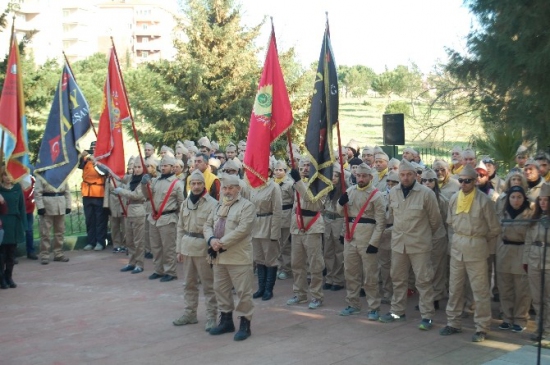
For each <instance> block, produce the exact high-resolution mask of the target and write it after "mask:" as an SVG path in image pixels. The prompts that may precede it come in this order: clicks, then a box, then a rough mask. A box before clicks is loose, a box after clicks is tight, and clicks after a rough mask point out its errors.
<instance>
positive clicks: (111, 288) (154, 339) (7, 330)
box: [0, 251, 550, 365]
mask: <svg viewBox="0 0 550 365" xmlns="http://www.w3.org/2000/svg"><path fill="white" fill-rule="evenodd" d="M67 256H68V257H70V259H71V261H70V262H68V263H59V262H51V263H50V264H49V265H47V266H43V265H40V263H38V262H37V261H30V260H27V259H26V258H20V263H19V265H17V266H16V267H15V274H14V279H15V281H16V282H17V284H18V287H17V288H16V289H8V290H0V364H2V365H11V364H16V365H18V364H24V365H27V364H28V365H30V364H56V365H61V364H71V365H72V364H132V365H133V364H163V365H165V364H176V363H178V364H186V365H187V364H214V363H224V364H239V365H244V364H277V365H282V364H384V365H386V364H482V363H485V362H489V361H492V360H493V362H491V364H500V365H502V364H507V365H508V364H512V363H528V364H535V354H536V349H535V348H534V347H532V346H530V342H529V341H528V336H529V335H528V334H529V332H531V331H532V330H533V327H534V324H533V322H532V321H531V322H530V324H529V328H528V331H526V332H524V333H521V334H515V333H512V332H509V331H499V330H498V329H497V326H498V324H499V323H500V321H498V320H494V321H493V328H494V330H493V331H492V332H491V333H490V339H489V340H487V341H485V342H483V343H481V344H474V343H472V342H470V338H471V335H472V334H473V332H474V328H473V323H472V320H471V318H470V319H466V320H465V321H464V328H463V330H464V331H463V333H462V334H457V335H453V336H451V337H442V336H440V335H439V334H438V329H439V328H441V327H442V326H444V325H445V316H444V311H442V310H439V311H437V315H436V317H435V321H434V322H435V328H434V329H433V330H432V331H429V332H422V331H419V330H418V329H417V325H418V321H419V319H420V318H419V314H418V312H415V311H414V305H415V304H416V301H417V298H416V297H413V298H412V300H409V306H408V312H407V316H408V317H409V318H408V320H407V321H406V322H400V323H394V324H382V323H378V322H369V321H367V319H366V312H364V313H362V314H361V315H359V316H353V317H340V316H338V312H339V311H340V310H341V309H342V308H343V307H344V306H345V302H344V296H345V292H344V291H339V292H327V293H326V294H325V297H326V300H325V306H324V307H321V308H320V309H318V310H309V309H307V306H306V305H302V306H297V307H288V306H286V304H285V303H286V300H287V299H288V298H289V297H290V296H291V295H292V282H291V280H284V281H280V280H279V281H277V285H276V286H275V297H274V298H273V299H272V300H270V301H267V302H263V301H261V300H259V301H256V313H255V315H254V318H253V320H252V337H250V338H249V339H248V340H246V341H244V342H240V343H237V342H234V341H233V335H232V334H227V335H222V336H211V335H209V334H208V333H206V332H205V331H204V321H205V317H204V307H203V306H202V303H201V307H199V324H196V325H189V326H184V327H175V326H173V325H172V320H173V319H175V318H177V317H179V316H180V315H181V312H182V306H183V303H182V302H183V295H182V284H183V281H182V280H181V274H180V280H177V281H173V282H168V283H161V282H159V281H158V280H156V281H150V280H148V279H147V276H148V275H149V274H151V273H152V270H151V268H152V262H151V261H150V260H147V261H146V270H145V272H144V273H142V274H137V275H132V274H130V273H121V272H119V269H120V268H121V267H122V266H123V265H124V264H125V263H126V256H124V255H122V254H112V253H111V252H110V251H104V252H83V251H72V252H69V253H68V254H67ZM179 270H180V273H181V267H179ZM388 310H389V306H387V305H383V307H382V312H384V313H385V312H387V311H388ZM493 310H494V312H495V314H496V313H497V311H498V306H497V304H496V303H493ZM524 345H527V346H525V347H523V348H522V346H524ZM515 350H519V351H518V352H512V351H515ZM546 351H548V350H545V352H543V354H544V355H545V358H544V360H545V361H546V363H550V355H549V354H548V352H546ZM518 354H519V355H518ZM499 357H500V359H498V358H499ZM518 359H519V360H518Z"/></svg>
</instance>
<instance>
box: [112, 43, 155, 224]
mask: <svg viewBox="0 0 550 365" xmlns="http://www.w3.org/2000/svg"><path fill="white" fill-rule="evenodd" d="M111 45H112V47H113V52H114V54H115V57H116V67H117V69H118V74H119V75H120V79H121V80H122V89H123V90H124V95H125V96H126V101H128V103H129V100H128V92H127V91H126V85H125V84H124V77H122V70H121V69H120V63H119V62H118V54H117V52H116V47H115V42H114V40H113V37H112V36H111ZM128 112H129V113H130V120H131V121H132V131H133V132H134V140H135V141H136V144H137V148H138V153H139V159H140V160H141V166H142V167H143V169H145V160H144V159H143V155H142V154H141V147H140V145H139V139H138V135H137V130H136V125H135V123H134V116H133V114H132V108H130V105H128ZM146 185H147V193H148V195H149V201H150V202H151V208H153V213H154V214H157V210H156V208H155V202H154V200H153V192H152V191H151V185H150V184H149V183H147V184H146Z"/></svg>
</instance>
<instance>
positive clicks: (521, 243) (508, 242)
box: [502, 240, 534, 246]
mask: <svg viewBox="0 0 550 365" xmlns="http://www.w3.org/2000/svg"><path fill="white" fill-rule="evenodd" d="M502 243H504V244H505V245H516V246H521V245H524V244H525V242H516V241H508V240H502ZM533 244H534V243H533Z"/></svg>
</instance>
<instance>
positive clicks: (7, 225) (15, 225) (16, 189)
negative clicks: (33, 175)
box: [0, 171, 27, 289]
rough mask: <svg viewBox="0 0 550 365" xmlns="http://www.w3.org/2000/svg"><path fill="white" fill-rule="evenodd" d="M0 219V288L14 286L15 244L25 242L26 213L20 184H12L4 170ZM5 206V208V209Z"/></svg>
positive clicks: (0, 187)
mask: <svg viewBox="0 0 550 365" xmlns="http://www.w3.org/2000/svg"><path fill="white" fill-rule="evenodd" d="M0 196H1V198H0V205H2V206H3V208H4V209H1V210H0V220H1V221H2V224H3V227H4V239H3V240H2V243H1V244H0V288H1V289H7V288H8V287H10V288H15V287H17V285H16V284H15V283H14V281H13V279H12V274H13V265H14V260H15V251H16V250H17V244H18V243H22V242H25V230H26V225H27V214H26V210H25V199H24V197H23V190H22V189H21V185H20V184H14V183H13V179H12V178H11V177H10V176H9V175H8V174H7V173H6V172H5V171H4V172H3V173H2V181H1V182H0ZM5 208H7V209H5Z"/></svg>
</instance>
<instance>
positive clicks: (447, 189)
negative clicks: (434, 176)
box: [439, 177, 460, 200]
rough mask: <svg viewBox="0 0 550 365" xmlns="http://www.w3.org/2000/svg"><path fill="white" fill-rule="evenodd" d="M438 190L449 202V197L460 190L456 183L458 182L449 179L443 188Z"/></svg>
mask: <svg viewBox="0 0 550 365" xmlns="http://www.w3.org/2000/svg"><path fill="white" fill-rule="evenodd" d="M439 190H440V193H441V195H443V196H444V197H445V198H446V199H447V200H451V196H453V194H454V193H456V192H457V191H459V190H460V184H459V183H458V180H456V179H454V178H452V177H451V178H449V180H447V182H446V183H445V184H443V186H440V187H439Z"/></svg>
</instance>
